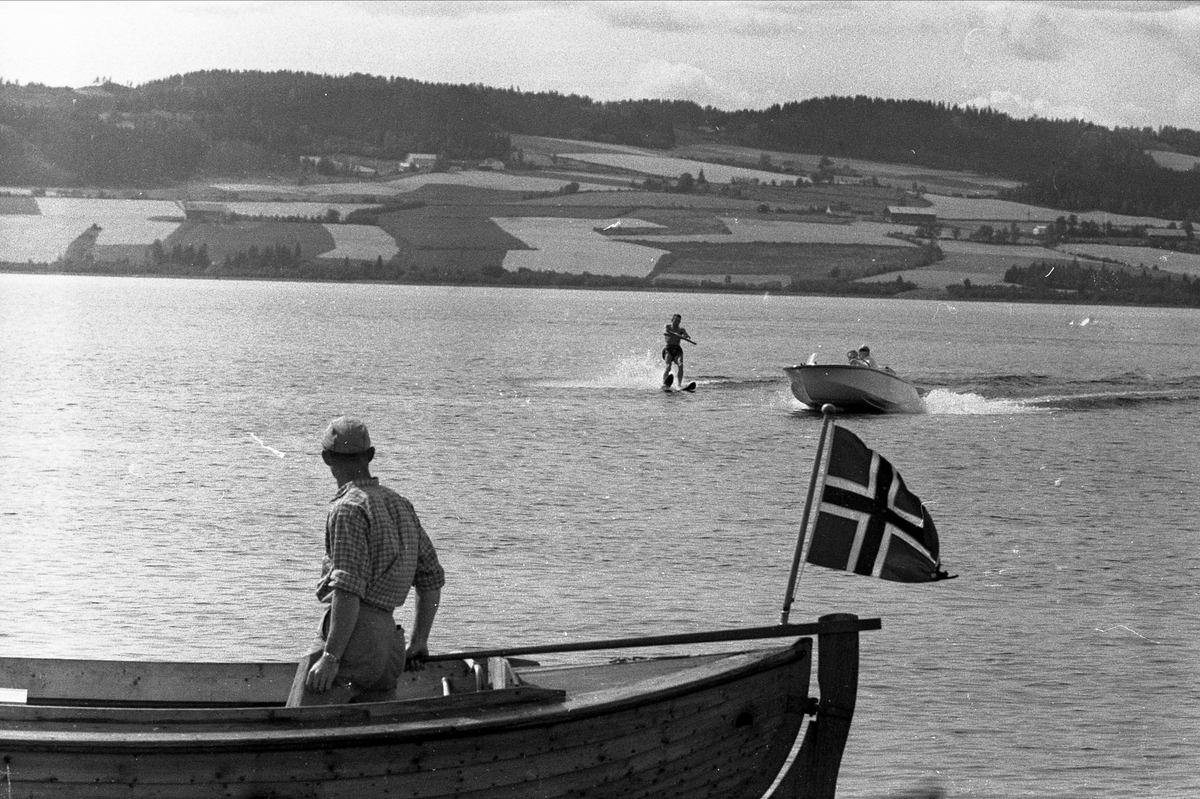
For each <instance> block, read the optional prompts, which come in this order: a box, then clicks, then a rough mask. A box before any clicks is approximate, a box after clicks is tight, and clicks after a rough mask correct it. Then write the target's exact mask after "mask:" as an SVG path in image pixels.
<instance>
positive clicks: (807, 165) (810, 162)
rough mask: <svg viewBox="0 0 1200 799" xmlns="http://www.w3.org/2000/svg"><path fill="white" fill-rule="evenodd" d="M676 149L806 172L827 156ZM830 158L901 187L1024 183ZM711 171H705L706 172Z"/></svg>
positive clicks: (970, 188)
mask: <svg viewBox="0 0 1200 799" xmlns="http://www.w3.org/2000/svg"><path fill="white" fill-rule="evenodd" d="M672 153H673V154H677V155H679V156H681V157H684V158H695V159H697V160H701V161H705V160H709V159H729V158H733V159H736V160H738V161H739V162H744V163H756V162H757V161H758V159H759V158H761V157H762V156H763V155H766V156H767V157H768V158H770V159H771V161H772V162H774V163H776V164H781V165H789V164H794V165H795V167H796V168H798V169H799V170H801V171H804V172H813V171H816V169H817V167H818V166H819V165H820V162H821V158H822V157H823V156H821V155H819V154H815V155H807V154H797V153H785V152H778V151H772V150H756V149H753V148H749V147H736V146H733V145H725V144H709V143H696V144H686V145H682V146H679V147H676V148H675V149H674V150H672ZM830 160H831V161H833V162H834V164H835V165H837V166H839V167H847V168H849V169H852V170H853V171H855V172H857V173H859V174H860V175H862V177H864V178H872V177H874V178H878V179H879V180H880V181H881V182H884V183H891V184H894V185H899V186H901V187H907V186H909V185H911V184H913V183H917V184H920V185H922V186H924V187H925V188H926V189H928V190H929V191H933V192H938V193H946V194H951V193H956V192H961V193H981V194H982V193H989V192H992V193H994V192H996V191H998V190H999V189H1011V188H1015V187H1016V186H1018V185H1020V184H1019V183H1018V182H1017V181H1014V180H1007V179H1005V178H994V177H988V176H986V175H977V174H974V173H971V172H954V171H950V170H945V171H939V170H932V169H926V168H924V167H918V166H912V165H908V164H885V163H882V162H878V161H865V160H861V159H857V158H831V159H830ZM707 174H708V173H707V172H705V175H707Z"/></svg>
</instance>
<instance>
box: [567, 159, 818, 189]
mask: <svg viewBox="0 0 1200 799" xmlns="http://www.w3.org/2000/svg"><path fill="white" fill-rule="evenodd" d="M560 157H562V158H569V159H572V160H575V161H583V162H585V163H589V164H600V165H602V166H606V167H612V168H615V169H625V170H628V171H630V172H637V173H638V174H642V175H654V176H657V177H663V178H677V177H679V176H680V175H682V174H683V173H684V172H690V173H691V175H692V177H698V176H699V175H700V172H701V170H703V172H704V178H705V180H707V181H708V182H709V183H732V182H733V181H734V179H735V178H737V179H743V180H758V181H759V182H762V183H768V184H769V183H771V182H772V181H774V182H776V183H783V182H785V181H788V182H795V180H796V177H795V176H794V175H781V174H779V173H778V172H767V171H764V170H761V169H750V168H746V167H736V166H726V165H725V164H710V163H705V162H704V161H692V160H689V159H685V158H672V157H670V156H663V155H640V154H635V153H592V152H587V153H581V152H575V153H563V154H562V155H561V156H560Z"/></svg>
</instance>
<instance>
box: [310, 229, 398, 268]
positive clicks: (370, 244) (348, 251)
mask: <svg viewBox="0 0 1200 799" xmlns="http://www.w3.org/2000/svg"><path fill="white" fill-rule="evenodd" d="M321 227H323V228H325V232H326V233H328V234H329V235H330V236H332V237H333V249H332V250H329V251H327V252H322V253H320V257H321V258H349V259H350V260H352V261H373V260H375V259H377V258H382V259H383V260H384V261H388V260H390V259H391V257H392V256H393V255H395V254H396V253H397V252H399V249H398V248H397V247H396V240H395V239H393V238H392V237H391V236H389V235H388V234H387V233H386V232H384V231H383V230H381V229H380V228H377V227H375V226H374V225H322V226H321Z"/></svg>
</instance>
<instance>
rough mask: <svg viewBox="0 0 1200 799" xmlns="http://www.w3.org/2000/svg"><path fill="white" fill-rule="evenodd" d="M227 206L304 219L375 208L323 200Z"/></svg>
mask: <svg viewBox="0 0 1200 799" xmlns="http://www.w3.org/2000/svg"><path fill="white" fill-rule="evenodd" d="M224 205H225V207H226V208H228V209H229V210H230V211H233V212H234V213H236V214H241V215H242V216H265V217H271V216H288V217H292V216H298V217H302V218H304V219H317V218H321V217H324V216H325V214H326V213H327V212H329V211H330V210H334V211H337V212H338V215H339V216H340V217H341V218H343V219H344V218H346V217H347V216H348V215H350V213H351V212H353V211H357V210H359V209H361V208H373V207H374V205H370V204H365V203H321V202H266V201H258V202H246V201H238V202H227V203H224Z"/></svg>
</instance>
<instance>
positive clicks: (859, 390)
mask: <svg viewBox="0 0 1200 799" xmlns="http://www.w3.org/2000/svg"><path fill="white" fill-rule="evenodd" d="M814 361H815V359H812V358H810V359H809V362H808V363H806V364H804V365H802V366H788V367H785V368H784V370H783V371H784V372H786V373H787V376H788V380H790V381H791V384H792V394H793V395H794V396H795V397H796V399H798V400H800V401H801V402H803V403H804V404H805V405H807V406H808V407H809V408H811V409H812V410H820V409H821V406H822V405H826V404H829V405H833V406H834V407H835V408H837V409H838V410H839V411H843V412H846V413H921V412H923V411H924V410H925V402H924V400H922V399H921V396H922V394H923V393H924V392H922V391H921V389H919V388H917V387H916V386H914V385H913V384H912V383H910V382H908V381H907V380H905V379H904V378H903V377H900V376H899V375H898V374H896V373H895V372H893V371H891V370H890V369H876V368H874V367H871V366H855V365H851V364H829V365H820V364H817V363H815V362H814Z"/></svg>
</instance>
